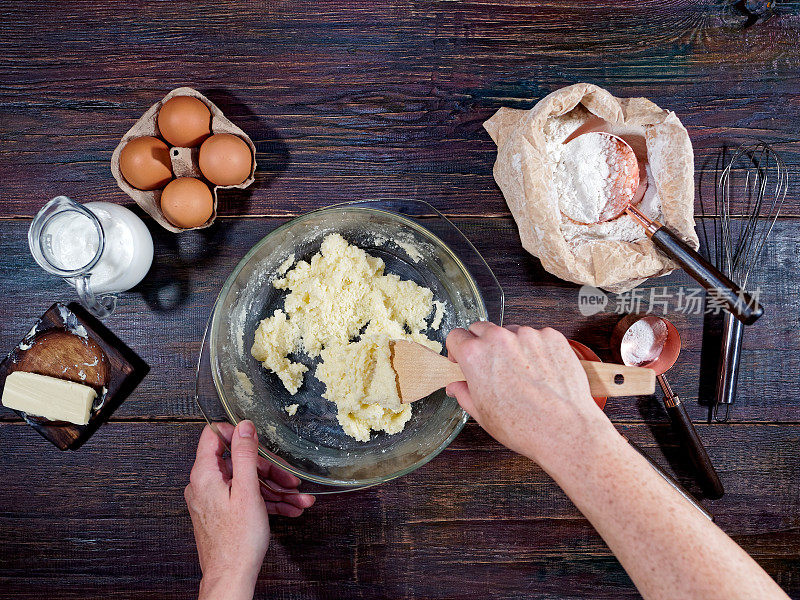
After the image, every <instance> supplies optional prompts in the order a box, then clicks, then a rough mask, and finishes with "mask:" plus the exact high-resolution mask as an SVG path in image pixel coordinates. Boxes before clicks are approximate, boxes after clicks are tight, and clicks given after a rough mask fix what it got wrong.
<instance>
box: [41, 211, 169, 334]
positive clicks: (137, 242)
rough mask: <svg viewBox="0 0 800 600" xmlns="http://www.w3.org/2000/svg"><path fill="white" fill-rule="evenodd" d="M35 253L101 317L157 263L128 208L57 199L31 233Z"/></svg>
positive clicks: (147, 237) (141, 224)
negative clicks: (153, 263) (154, 262)
mask: <svg viewBox="0 0 800 600" xmlns="http://www.w3.org/2000/svg"><path fill="white" fill-rule="evenodd" d="M28 245H29V246H30V249H31V254H33V257H34V258H35V259H36V262H37V263H39V266H41V267H42V268H43V269H44V270H45V271H48V272H49V273H53V274H54V275H58V276H59V277H63V278H64V279H65V280H66V281H67V282H69V283H70V284H71V285H73V286H74V287H75V290H76V291H77V292H78V296H79V297H80V299H81V302H82V303H83V305H84V306H85V307H86V308H87V309H89V311H90V312H92V313H93V314H94V315H96V316H97V317H99V318H101V319H102V318H104V317H107V316H108V315H110V314H111V313H112V312H113V311H114V309H115V308H116V305H117V294H119V293H120V292H125V291H127V290H129V289H131V288H132V287H134V286H135V285H136V284H137V283H139V282H140V281H141V280H142V279H143V278H144V276H145V275H147V272H148V271H149V270H150V265H151V264H152V262H153V238H152V237H151V236H150V232H149V231H148V230H147V227H146V226H145V224H144V222H143V221H142V220H141V219H140V218H139V217H137V216H136V215H135V214H133V213H132V212H131V211H130V210H128V209H127V208H125V207H124V206H119V205H118V204H110V203H108V202H87V203H86V204H79V203H78V202H75V201H74V200H71V199H70V198H67V197H66V196H58V197H57V198H53V199H52V200H51V201H50V202H48V203H47V204H45V205H44V206H43V207H42V209H41V210H40V211H39V212H38V214H37V215H36V217H34V219H33V222H32V223H31V226H30V229H29V230H28Z"/></svg>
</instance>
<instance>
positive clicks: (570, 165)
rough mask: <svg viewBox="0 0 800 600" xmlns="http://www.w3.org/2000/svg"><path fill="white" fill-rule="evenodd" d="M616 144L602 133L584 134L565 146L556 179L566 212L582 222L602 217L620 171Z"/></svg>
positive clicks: (565, 213) (594, 221)
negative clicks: (616, 158) (617, 164)
mask: <svg viewBox="0 0 800 600" xmlns="http://www.w3.org/2000/svg"><path fill="white" fill-rule="evenodd" d="M615 147H616V145H615V144H614V142H613V140H612V139H610V138H608V137H606V136H602V135H581V136H578V137H576V138H575V139H574V140H572V141H571V142H569V143H568V144H565V145H564V148H563V150H562V152H561V160H559V161H558V164H557V165H556V172H555V175H556V177H555V182H554V183H555V186H556V191H557V192H558V206H559V208H560V209H561V212H562V213H563V214H564V215H566V216H567V217H569V218H570V219H572V220H574V221H578V222H579V223H597V222H598V221H599V220H600V215H601V214H602V212H603V209H604V208H605V207H606V205H607V204H608V202H609V200H610V199H611V197H612V187H613V186H612V181H613V179H614V178H615V177H616V176H617V172H618V170H619V169H618V167H617V166H616V165H615V164H614V160H613V158H614V157H613V153H614V151H615Z"/></svg>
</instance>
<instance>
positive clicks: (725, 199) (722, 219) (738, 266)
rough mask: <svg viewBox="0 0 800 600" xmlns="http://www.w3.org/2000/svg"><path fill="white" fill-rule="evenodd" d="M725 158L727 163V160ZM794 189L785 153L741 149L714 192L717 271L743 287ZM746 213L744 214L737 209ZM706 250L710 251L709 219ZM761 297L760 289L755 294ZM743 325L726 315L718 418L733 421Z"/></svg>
mask: <svg viewBox="0 0 800 600" xmlns="http://www.w3.org/2000/svg"><path fill="white" fill-rule="evenodd" d="M724 160H725V157H724V154H723V156H722V157H721V161H722V162H724ZM787 187H788V172H787V169H786V165H785V164H784V162H783V159H781V157H780V155H778V153H777V152H776V151H775V150H774V149H773V148H772V146H770V145H769V144H768V143H766V142H763V141H760V140H759V141H757V142H755V143H747V144H742V145H741V146H739V147H738V148H737V149H736V150H735V151H734V153H733V155H732V156H731V159H730V160H729V161H728V163H727V165H725V167H724V168H723V169H722V171H721V172H718V181H717V187H716V190H715V192H714V212H715V213H716V215H718V217H717V218H716V219H714V234H715V235H714V257H713V259H714V260H715V261H716V264H717V267H718V268H719V269H720V270H721V271H722V272H723V273H725V274H726V275H727V276H728V277H729V278H730V279H732V280H733V281H734V282H735V283H737V284H738V285H739V286H740V287H741V288H742V289H746V287H747V284H748V280H749V279H750V275H751V274H752V273H753V271H754V269H755V266H756V265H757V264H758V260H759V256H760V255H761V252H762V250H763V249H764V245H765V244H766V242H767V238H768V237H769V234H770V233H771V231H772V228H773V226H774V225H775V221H776V220H777V218H778V214H779V213H780V210H781V206H782V204H783V201H784V198H785V197H786V191H787ZM737 210H740V211H741V212H740V214H734V211H737ZM703 236H704V241H705V243H706V248H710V246H709V244H708V242H709V240H708V234H707V231H706V222H705V220H704V221H703ZM754 298H756V299H757V298H758V290H756V292H755V294H754ZM743 330H744V327H743V325H742V322H741V321H738V320H737V319H735V318H733V316H732V315H731V314H730V313H727V312H726V313H725V318H724V324H723V330H722V352H721V355H720V363H719V370H718V373H717V388H716V398H715V403H714V419H715V420H716V421H718V422H725V421H727V420H728V417H729V413H730V407H731V404H733V402H734V400H735V399H736V383H737V379H738V372H739V361H740V358H741V350H742V333H743Z"/></svg>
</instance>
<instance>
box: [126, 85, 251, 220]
mask: <svg viewBox="0 0 800 600" xmlns="http://www.w3.org/2000/svg"><path fill="white" fill-rule="evenodd" d="M174 96H193V97H195V98H197V99H198V100H200V101H201V102H203V104H205V105H206V106H207V107H208V109H209V110H210V111H211V134H212V135H213V134H215V133H230V134H233V135H235V136H237V137H239V138H241V139H243V140H244V141H245V142H246V143H247V145H248V146H249V147H250V152H251V153H252V155H253V164H252V167H251V168H250V176H249V177H248V178H247V179H245V180H244V181H243V182H242V183H240V184H238V185H225V186H221V185H212V184H210V183H209V182H208V181H207V180H206V179H205V178H204V177H203V175H202V173H201V172H200V167H199V165H198V154H199V151H200V148H199V147H197V148H177V147H170V149H169V157H170V160H171V162H172V172H173V174H174V175H175V177H196V178H198V179H202V180H203V181H205V182H206V183H209V187H210V188H211V192H212V194H213V196H214V211H213V212H212V213H211V218H210V219H209V220H208V221H206V222H205V223H204V224H202V225H200V226H199V227H189V228H185V229H184V228H181V227H175V225H173V224H172V223H170V222H169V221H168V220H167V219H166V217H165V216H164V213H162V212H161V190H160V189H159V190H152V191H144V190H140V189H137V188H135V187H133V186H131V185H130V184H129V183H128V182H127V181H126V180H125V178H124V177H123V176H122V172H121V171H120V168H119V156H120V153H121V152H122V149H123V148H124V147H125V144H127V143H128V142H129V141H130V140H132V139H134V138H138V137H144V136H148V135H151V136H154V137H157V138H159V139H162V140H163V139H164V138H163V137H162V136H161V132H160V131H159V129H158V111H159V110H161V106H162V105H163V104H164V103H165V102H166V101H167V100H169V99H170V98H172V97H174ZM167 145H168V146H169V143H167ZM255 172H256V147H255V145H254V144H253V140H251V139H250V137H249V136H248V135H247V134H246V133H245V132H244V131H242V130H241V129H239V128H238V127H237V126H236V125H234V124H233V123H231V121H229V120H228V118H227V117H226V116H225V115H224V114H222V111H221V110H220V109H219V108H218V107H217V106H216V105H215V104H214V103H213V102H211V100H209V99H208V98H206V97H205V96H203V94H201V93H200V92H198V91H197V90H194V89H192V88H189V87H180V88H177V89H174V90H172V91H171V92H170V93H169V94H167V95H166V96H164V97H163V98H162V99H161V100H160V101H158V102H156V103H155V104H153V106H151V107H150V108H149V109H148V110H147V112H146V113H144V114H143V115H142V116H141V118H140V119H139V120H138V121H136V123H135V124H134V126H133V127H131V128H130V129H129V130H128V131H127V132H126V133H125V135H123V136H122V139H121V140H120V142H119V144H118V145H117V147H116V148H115V149H114V153H113V154H112V155H111V173H112V174H113V175H114V179H115V180H116V181H117V185H118V186H119V188H120V189H121V190H122V191H123V192H125V193H126V194H128V196H130V197H131V198H133V199H134V201H135V202H136V204H138V205H139V206H141V207H142V209H143V210H144V211H145V212H146V213H147V214H149V215H150V216H151V217H153V218H154V219H155V220H156V222H157V223H158V224H159V225H161V226H162V227H163V228H164V229H167V230H169V231H172V232H175V233H178V232H180V231H189V230H190V229H203V228H205V227H209V226H211V224H212V223H213V222H214V220H215V219H216V218H217V190H219V189H220V188H222V189H229V188H237V189H244V188H246V187H248V186H249V185H250V184H252V183H253V181H255Z"/></svg>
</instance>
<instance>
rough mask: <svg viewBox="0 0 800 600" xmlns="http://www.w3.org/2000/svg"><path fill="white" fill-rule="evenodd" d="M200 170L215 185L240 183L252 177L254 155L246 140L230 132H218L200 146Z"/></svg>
mask: <svg viewBox="0 0 800 600" xmlns="http://www.w3.org/2000/svg"><path fill="white" fill-rule="evenodd" d="M199 163H200V170H201V171H202V172H203V175H204V176H205V178H206V179H208V180H209V181H210V182H211V183H213V184H215V185H239V184H240V183H242V182H243V181H244V180H245V179H247V178H248V177H250V170H251V169H252V167H253V155H252V153H251V152H250V146H248V145H247V144H246V143H245V141H244V140H243V139H241V138H239V137H236V136H235V135H231V134H230V133H218V134H216V135H212V136H211V137H210V138H208V139H207V140H206V141H205V142H203V145H202V146H200V158H199Z"/></svg>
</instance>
